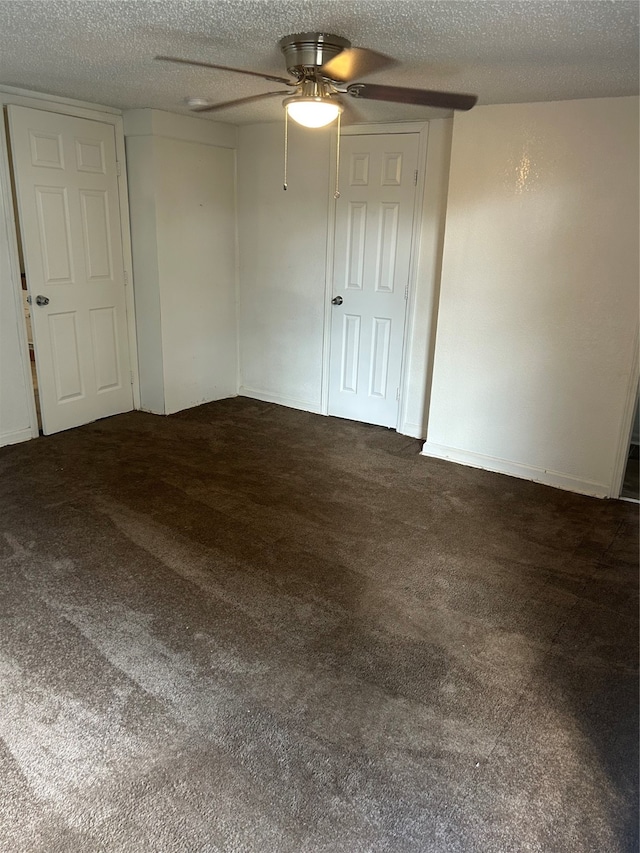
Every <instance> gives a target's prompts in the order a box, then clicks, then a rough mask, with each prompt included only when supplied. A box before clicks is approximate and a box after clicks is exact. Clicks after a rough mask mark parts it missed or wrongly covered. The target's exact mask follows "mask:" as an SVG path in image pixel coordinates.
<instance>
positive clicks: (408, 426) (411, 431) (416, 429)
mask: <svg viewBox="0 0 640 853" xmlns="http://www.w3.org/2000/svg"><path fill="white" fill-rule="evenodd" d="M398 432H399V433H400V435H408V436H409V438H420V439H422V441H424V430H423V429H422V426H421V425H420V424H414V423H413V422H412V421H403V422H402V429H399V430H398Z"/></svg>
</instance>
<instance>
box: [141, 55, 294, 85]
mask: <svg viewBox="0 0 640 853" xmlns="http://www.w3.org/2000/svg"><path fill="white" fill-rule="evenodd" d="M154 59H159V60H161V61H162V62H179V63H180V64H181V65H197V66H199V67H200V68H215V69H216V70H217V71H233V72H234V73H235V74H248V75H249V76H250V77H260V78H261V79H262V80H268V81H269V82H270V83H284V85H285V86H295V85H296V84H295V82H293V81H292V80H287V79H286V77H275V76H274V75H273V74H262V73H261V72H260V71H246V70H245V69H244V68H230V67H229V66H228V65H213V64H212V63H211V62H199V61H198V60H197V59H180V58H179V57H177V56H154Z"/></svg>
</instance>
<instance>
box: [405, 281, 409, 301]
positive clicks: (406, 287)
mask: <svg viewBox="0 0 640 853" xmlns="http://www.w3.org/2000/svg"><path fill="white" fill-rule="evenodd" d="M404 298H405V300H407V299H408V298H409V283H408V282H407V284H405V286H404Z"/></svg>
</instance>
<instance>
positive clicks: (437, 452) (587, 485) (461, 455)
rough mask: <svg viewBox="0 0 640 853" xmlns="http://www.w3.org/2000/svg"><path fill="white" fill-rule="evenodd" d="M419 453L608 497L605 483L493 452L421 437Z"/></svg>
mask: <svg viewBox="0 0 640 853" xmlns="http://www.w3.org/2000/svg"><path fill="white" fill-rule="evenodd" d="M420 455H421V456H431V457H433V458H435V459H446V460H447V461H448V462H455V463H457V464H458V465H467V466H469V467H470V468H481V469H482V470H484V471H494V472H495V473H497V474H508V475H509V476H511V477H519V478H520V479H521V480H533V482H534V483H542V484H543V485H545V486H554V487H555V488H557V489H565V490H566V491H569V492H577V493H578V494H580V495H590V496H591V497H596V498H608V497H609V494H610V491H609V485H608V484H607V483H596V482H593V481H591V480H582V479H580V478H578V477H574V476H573V475H572V474H564V473H562V472H561V471H549V470H548V469H545V468H536V467H534V466H532V465H523V464H521V463H520V462H512V461H510V460H509V459H500V458H499V457H497V456H485V455H484V454H483V453H474V452H473V451H470V450H458V449H457V448H455V447H446V446H445V445H442V444H433V443H431V442H429V441H425V443H424V445H423V447H422V450H421V452H420Z"/></svg>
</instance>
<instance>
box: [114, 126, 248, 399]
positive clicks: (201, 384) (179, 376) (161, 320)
mask: <svg viewBox="0 0 640 853" xmlns="http://www.w3.org/2000/svg"><path fill="white" fill-rule="evenodd" d="M124 118H125V135H126V138H127V173H128V181H129V195H130V207H131V231H132V244H133V264H134V292H135V297H136V318H137V330H138V350H139V355H138V360H139V366H140V391H141V404H142V408H144V409H147V410H148V411H152V412H157V413H160V414H170V413H172V412H177V411H180V410H182V409H186V408H189V407H191V406H196V405H199V404H200V403H206V402H210V401H211V400H219V399H222V398H223V397H229V396H233V395H235V394H236V393H237V387H238V379H237V376H238V366H237V331H236V327H237V318H236V260H237V259H236V210H235V193H236V189H235V151H234V148H235V145H236V131H235V128H232V127H231V126H229V125H222V124H218V123H214V122H209V121H204V120H203V119H196V118H192V117H190V116H178V115H172V114H169V113H163V112H159V111H157V110H135V111H132V112H129V113H126V114H125V117H124Z"/></svg>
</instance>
